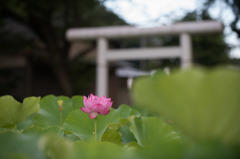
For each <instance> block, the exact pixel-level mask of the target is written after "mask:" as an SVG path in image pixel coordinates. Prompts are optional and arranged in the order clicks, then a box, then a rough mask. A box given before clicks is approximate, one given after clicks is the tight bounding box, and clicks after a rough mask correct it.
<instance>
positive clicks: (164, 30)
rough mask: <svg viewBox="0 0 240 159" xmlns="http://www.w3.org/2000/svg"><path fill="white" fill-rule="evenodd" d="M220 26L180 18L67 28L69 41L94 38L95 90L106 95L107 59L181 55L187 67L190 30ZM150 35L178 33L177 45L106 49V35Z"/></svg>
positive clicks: (213, 29) (219, 25)
mask: <svg viewBox="0 0 240 159" xmlns="http://www.w3.org/2000/svg"><path fill="white" fill-rule="evenodd" d="M222 30H223V25H222V23H221V22H218V21H201V22H181V23H176V24H173V25H170V26H161V27H149V28H138V27H133V26H117V27H97V28H76V29H69V30H67V33H66V37H67V39H68V40H69V41H79V40H90V39H91V40H97V60H96V61H97V76H96V77H97V79H96V93H97V95H98V96H102V95H105V96H107V95H108V62H109V61H117V60H141V59H149V60H150V59H162V58H176V57H179V58H180V59H181V67H182V68H188V67H190V66H191V64H192V45H191V36H190V35H191V34H200V33H216V32H221V31H222ZM151 35H180V46H172V47H159V48H139V49H109V48H108V39H114V38H128V37H142V36H151Z"/></svg>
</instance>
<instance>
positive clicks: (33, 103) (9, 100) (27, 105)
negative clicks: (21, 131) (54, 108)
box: [0, 95, 40, 128]
mask: <svg viewBox="0 0 240 159" xmlns="http://www.w3.org/2000/svg"><path fill="white" fill-rule="evenodd" d="M39 101H40V97H28V98H25V99H24V101H23V104H22V103H20V102H18V101H16V100H15V99H14V98H13V97H12V96H8V95H7V96H2V97H0V110H1V111H0V127H9V128H10V127H13V126H15V125H16V124H17V123H19V122H20V121H23V120H24V119H26V118H27V117H28V116H29V115H31V114H33V113H35V112H37V111H38V110H39Z"/></svg>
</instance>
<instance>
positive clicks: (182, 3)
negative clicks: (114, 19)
mask: <svg viewBox="0 0 240 159" xmlns="http://www.w3.org/2000/svg"><path fill="white" fill-rule="evenodd" d="M202 2H203V1H202V0H109V1H106V2H105V3H104V5H105V6H106V7H107V8H108V9H109V10H112V11H113V12H114V13H116V14H117V15H119V16H120V17H121V18H123V19H124V20H125V21H126V22H127V23H129V24H132V25H136V26H142V27H151V26H161V25H164V24H171V23H173V21H174V20H177V19H181V18H182V17H184V15H185V13H186V12H191V11H194V10H196V9H198V8H199V6H201V5H202ZM210 15H211V16H212V17H213V18H215V19H222V22H223V24H224V25H225V29H224V34H225V35H226V38H225V41H226V42H227V43H228V44H229V45H231V46H234V48H233V49H232V50H231V52H230V57H233V58H240V40H239V39H237V35H236V34H235V33H233V32H232V31H231V29H230V27H229V26H228V25H229V24H230V22H231V21H232V20H233V18H234V14H233V13H232V12H231V10H230V9H229V8H228V7H227V6H225V5H224V3H221V2H220V1H219V2H218V3H216V4H215V5H214V6H213V7H212V8H211V9H210ZM239 26H240V23H239Z"/></svg>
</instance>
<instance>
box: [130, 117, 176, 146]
mask: <svg viewBox="0 0 240 159" xmlns="http://www.w3.org/2000/svg"><path fill="white" fill-rule="evenodd" d="M130 130H131V131H132V133H133V134H134V136H135V138H136V139H137V142H138V144H139V145H141V146H146V145H155V144H166V143H169V142H180V139H179V136H178V135H177V133H176V132H174V131H173V129H172V128H171V127H170V126H169V125H168V124H166V123H164V122H163V121H162V120H160V119H159V118H157V117H139V118H134V119H133V120H132V125H131V127H130Z"/></svg>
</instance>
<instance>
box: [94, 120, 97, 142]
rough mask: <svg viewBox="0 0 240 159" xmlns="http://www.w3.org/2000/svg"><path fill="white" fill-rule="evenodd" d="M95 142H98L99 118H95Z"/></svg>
mask: <svg viewBox="0 0 240 159" xmlns="http://www.w3.org/2000/svg"><path fill="white" fill-rule="evenodd" d="M94 134H95V142H97V118H95V132H94Z"/></svg>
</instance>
